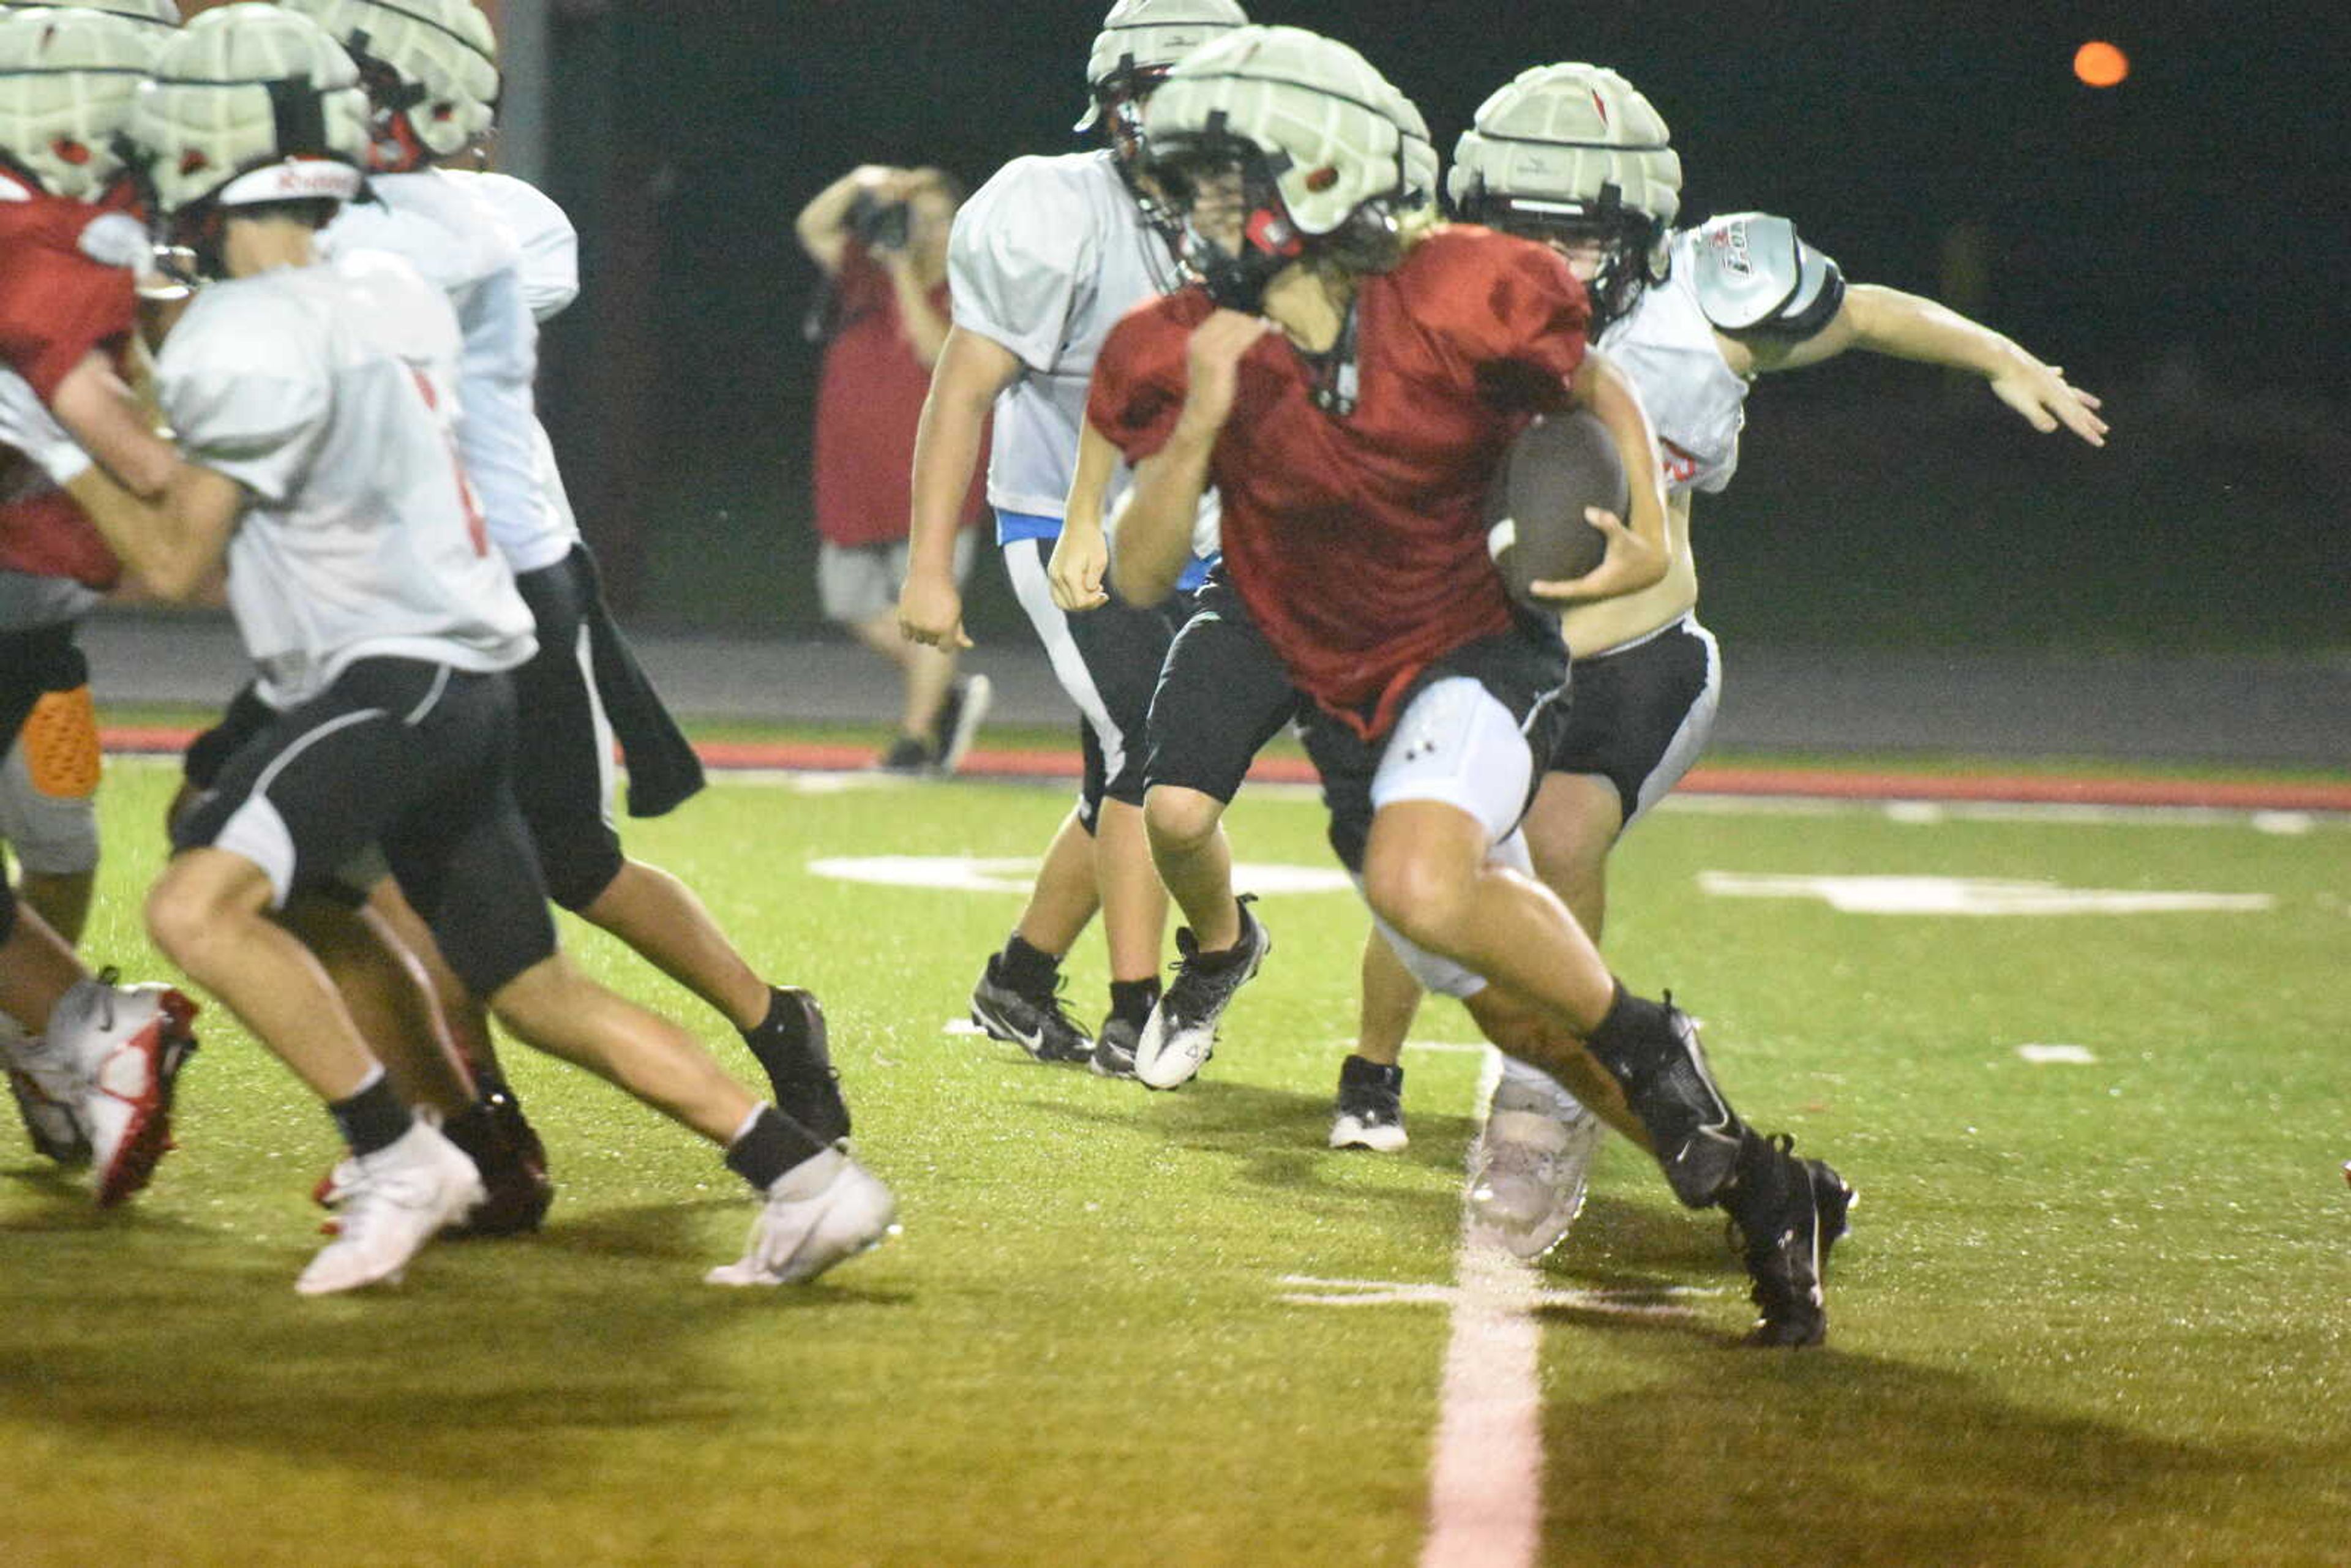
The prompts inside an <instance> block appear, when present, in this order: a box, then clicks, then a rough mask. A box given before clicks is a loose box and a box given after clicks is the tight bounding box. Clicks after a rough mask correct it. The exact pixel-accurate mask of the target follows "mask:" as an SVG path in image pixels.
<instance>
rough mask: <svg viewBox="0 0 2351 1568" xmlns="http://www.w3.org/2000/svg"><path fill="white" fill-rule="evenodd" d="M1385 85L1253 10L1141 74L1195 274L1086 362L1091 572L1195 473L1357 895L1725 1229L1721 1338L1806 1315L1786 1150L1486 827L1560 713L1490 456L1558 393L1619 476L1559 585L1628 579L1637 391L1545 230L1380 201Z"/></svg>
mask: <svg viewBox="0 0 2351 1568" xmlns="http://www.w3.org/2000/svg"><path fill="white" fill-rule="evenodd" d="M1393 91H1394V89H1393V88H1391V87H1389V86H1387V84H1386V83H1385V82H1384V78H1381V77H1380V76H1379V75H1378V73H1377V72H1376V71H1374V70H1373V69H1372V68H1371V67H1370V66H1368V65H1367V64H1365V63H1364V60H1363V58H1362V57H1360V56H1358V55H1357V54H1355V53H1354V51H1353V50H1352V49H1349V48H1347V47H1345V46H1343V45H1341V44H1337V43H1333V42H1332V41H1331V40H1329V39H1326V38H1322V37H1317V36H1316V35H1313V34H1311V33H1307V32H1303V31H1301V30H1299V29H1295V28H1287V27H1251V28H1245V29H1242V30H1240V31H1238V32H1236V33H1233V34H1230V35H1228V36H1227V37H1224V38H1222V39H1220V40H1218V41H1217V42H1216V43H1214V44H1211V45H1209V46H1207V47H1204V48H1203V49H1201V50H1200V51H1198V52H1197V53H1196V54H1194V55H1191V56H1189V57H1186V59H1185V60H1184V61H1183V62H1181V63H1180V64H1179V65H1178V66H1177V67H1176V68H1175V69H1174V70H1173V71H1172V72H1171V73H1170V74H1169V77H1168V78H1167V80H1166V82H1165V84H1163V85H1162V87H1161V88H1160V89H1159V91H1158V92H1157V93H1155V95H1154V97H1153V99H1152V102H1151V104H1150V105H1149V106H1148V108H1147V110H1146V117H1145V129H1146V133H1147V136H1148V139H1149V141H1150V145H1151V147H1152V149H1153V156H1154V159H1155V166H1156V167H1157V168H1158V170H1159V177H1160V180H1161V183H1162V186H1163V188H1164V189H1165V190H1166V191H1167V193H1168V195H1169V198H1170V200H1171V201H1172V202H1174V203H1175V204H1176V205H1177V207H1178V208H1179V209H1180V210H1181V211H1182V212H1183V213H1184V214H1185V216H1186V227H1187V234H1188V236H1189V239H1188V248H1187V259H1188V260H1189V261H1190V262H1191V263H1192V265H1193V266H1194V267H1195V268H1196V270H1197V271H1198V272H1199V273H1200V274H1201V276H1202V277H1204V278H1205V279H1206V287H1194V288H1186V289H1185V290H1183V291H1181V292H1179V293H1177V294H1175V295H1172V296H1169V297H1167V298H1164V299H1160V300H1156V301H1153V302H1151V303H1150V304H1147V305H1145V306H1144V307H1141V308H1138V309H1136V310H1135V311H1134V312H1133V313H1131V314H1130V315H1129V316H1127V317H1126V318H1125V319H1123V320H1122V321H1121V322H1120V323H1119V325H1118V327H1117V328H1116V329H1113V332H1112V334H1111V336H1110V338H1109V340H1108V341H1107V342H1106V343H1105V344H1104V346H1103V350H1102V355H1101V357H1100V360H1099V361H1098V364H1097V367H1096V376H1095V383H1094V388H1093V392H1092V398H1091V400H1090V402H1089V405H1088V417H1089V418H1090V419H1091V421H1092V423H1093V424H1094V425H1095V426H1096V427H1097V428H1098V429H1100V430H1101V431H1102V433H1103V434H1106V435H1108V436H1109V437H1110V438H1111V439H1112V440H1113V442H1115V443H1116V444H1118V445H1119V446H1120V448H1121V449H1122V450H1123V452H1124V453H1125V454H1126V455H1127V456H1128V457H1129V459H1130V460H1131V461H1133V462H1134V464H1135V465H1136V474H1135V486H1134V496H1133V497H1132V500H1131V503H1130V505H1129V507H1128V509H1127V511H1126V513H1125V515H1124V517H1123V520H1122V521H1121V523H1120V524H1119V527H1118V532H1117V538H1116V545H1117V548H1116V549H1115V550H1114V552H1113V557H1112V574H1113V583H1114V585H1115V586H1116V587H1117V588H1118V589H1119V590H1120V591H1122V592H1123V593H1124V594H1125V595H1126V596H1127V597H1129V598H1130V599H1134V600H1137V601H1145V602H1148V601H1152V600H1153V599H1155V598H1156V597H1159V596H1160V595H1162V594H1164V593H1165V591H1167V589H1168V588H1169V587H1170V586H1172V584H1173V581H1174V579H1175V575H1176V571H1177V570H1178V569H1179V568H1180V565H1181V561H1182V558H1183V555H1184V553H1185V547H1186V539H1187V537H1188V527H1189V518H1190V517H1191V513H1192V508H1193V507H1195V506H1196V503H1197V501H1198V498H1199V497H1200V495H1201V493H1202V492H1203V490H1204V489H1205V488H1206V487H1207V486H1208V485H1210V484H1212V483H1213V484H1214V485H1215V486H1216V487H1217V490H1218V492H1219V493H1220V494H1221V496H1222V497H1223V502H1224V512H1225V521H1224V545H1225V559H1226V562H1227V565H1228V569H1229V570H1230V571H1231V574H1232V580H1233V586H1234V588H1235V590H1236V591H1237V592H1238V594H1239V595H1240V596H1241V598H1242V600H1243V601H1244V602H1246V604H1247V605H1248V607H1249V612H1250V613H1251V615H1252V617H1253V618H1254V619H1255V621H1256V622H1257V624H1258V626H1259V629H1260V630H1261V631H1262V632H1264V634H1265V636H1266V638H1267V640H1268V642H1269V643H1271V644H1272V646H1273V648H1274V650H1275V652H1276V653H1278V654H1279V655H1280V658H1281V661H1282V663H1283V664H1284V666H1285V667H1286V668H1287V669H1288V670H1289V671H1290V675H1291V677H1292V679H1293V680H1294V682H1295V684H1296V685H1298V686H1299V687H1300V688H1301V690H1302V691H1303V692H1304V693H1305V694H1306V695H1308V696H1309V697H1311V699H1312V701H1313V706H1312V708H1311V710H1309V711H1308V713H1307V714H1306V716H1305V729H1306V737H1307V744H1308V748H1309V751H1310V753H1311V755H1312V756H1313V758H1314V760H1315V762H1316V765H1317V767H1318V768H1320V770H1321V772H1322V780H1323V791H1324V798H1325V800H1326V802H1327V803H1328V805H1329V807H1330V810H1331V819H1332V821H1331V837H1332V845H1333V847H1334V848H1335V849H1336V850H1337V851H1338V852H1339V854H1340V857H1341V859H1342V860H1343V862H1345V863H1346V864H1347V865H1348V866H1349V867H1350V869H1352V870H1353V871H1354V872H1355V873H1356V874H1357V875H1358V877H1359V878H1360V880H1361V883H1362V885H1363V887H1364V894H1365V896H1366V898H1367V900H1368V901H1369V903H1370V904H1371V906H1372V909H1373V912H1374V915H1375V916H1377V917H1378V919H1379V920H1380V921H1381V922H1383V923H1384V925H1385V926H1386V927H1387V928H1388V929H1389V930H1390V931H1391V932H1392V933H1393V935H1394V936H1395V938H1397V939H1398V940H1399V943H1400V946H1402V948H1403V949H1404V950H1405V952H1406V953H1407V955H1408V959H1407V961H1408V962H1411V963H1413V964H1414V965H1415V967H1416V972H1418V973H1420V974H1421V975H1422V976H1423V977H1425V978H1426V980H1427V981H1428V982H1430V983H1431V984H1434V985H1437V986H1439V987H1441V988H1444V989H1446V990H1447V991H1449V992H1451V993H1453V994H1456V995H1460V996H1463V997H1464V998H1465V999H1466V1000H1467V1001H1468V1006H1469V1008H1470V1009H1471V1011H1472V1013H1473V1016H1475V1017H1477V1019H1479V1024H1480V1026H1481V1027H1482V1028H1483V1029H1485V1030H1486V1031H1487V1033H1488V1035H1489V1038H1491V1039H1493V1040H1495V1041H1496V1042H1497V1043H1498V1044H1499V1045H1501V1046H1503V1048H1504V1049H1505V1050H1508V1051H1512V1052H1513V1053H1522V1054H1526V1055H1528V1056H1530V1057H1531V1058H1532V1059H1533V1060H1535V1061H1538V1062H1540V1063H1541V1065H1543V1066H1545V1067H1546V1068H1549V1069H1551V1070H1552V1071H1558V1072H1562V1073H1567V1074H1571V1075H1573V1077H1575V1078H1576V1079H1577V1080H1578V1081H1580V1082H1595V1081H1596V1084H1597V1085H1598V1086H1599V1087H1613V1088H1614V1089H1616V1090H1619V1091H1621V1092H1622V1093H1623V1096H1624V1100H1625V1104H1626V1105H1627V1106H1628V1107H1629V1109H1630V1111H1631V1112H1632V1113H1633V1115H1634V1116H1635V1117H1637V1124H1638V1125H1639V1126H1640V1127H1641V1128H1642V1129H1644V1130H1645V1131H1646V1135H1647V1138H1648V1140H1649V1141H1650V1142H1651V1143H1652V1145H1654V1147H1655V1151H1656V1155H1657V1157H1658V1160H1659V1163H1660V1165H1661V1166H1663V1168H1664V1170H1665V1173H1666V1175H1667V1178H1668V1180H1669V1181H1670V1182H1671V1184H1672V1186H1673V1188H1674V1191H1675V1193H1676V1195H1677V1197H1679V1198H1680V1199H1681V1201H1682V1202H1684V1203H1685V1204H1687V1205H1689V1206H1691V1207H1712V1206H1719V1207H1722V1208H1724V1209H1725V1210H1726V1211H1727V1212H1728V1213H1729V1216H1730V1218H1731V1219H1732V1221H1733V1222H1734V1224H1735V1225H1736V1227H1737V1228H1738V1229H1739V1231H1740V1234H1741V1236H1742V1237H1743V1239H1744V1247H1743V1256H1744V1260H1745V1262H1746V1265H1747V1268H1748V1270H1749V1272H1750V1276H1751V1277H1752V1278H1753V1280H1754V1282H1755V1298H1756V1301H1757V1304H1758V1306H1759V1307H1760V1308H1761V1322H1759V1324H1758V1326H1757V1328H1756V1330H1755V1333H1754V1334H1753V1335H1752V1336H1750V1343H1757V1344H1769V1345H1802V1344H1812V1343H1819V1342H1820V1341H1821V1340H1822V1339H1823V1337H1824V1336H1825V1333H1826V1322H1827V1320H1826V1312H1825V1309H1824V1307H1823V1301H1822V1296H1821V1290H1820V1268H1819V1256H1818V1252H1819V1243H1820V1239H1821V1238H1820V1228H1819V1217H1818V1215H1817V1213H1816V1211H1815V1207H1814V1202H1813V1188H1812V1184H1811V1181H1810V1180H1809V1177H1808V1175H1807V1173H1806V1171H1805V1168H1804V1166H1803V1164H1802V1162H1801V1161H1800V1160H1798V1159H1797V1158H1796V1157H1795V1156H1794V1155H1792V1153H1791V1152H1790V1151H1789V1150H1788V1148H1787V1145H1786V1141H1785V1140H1784V1139H1771V1138H1766V1137H1765V1136H1763V1135H1762V1134H1758V1133H1756V1132H1754V1131H1753V1130H1751V1129H1750V1128H1749V1127H1747V1126H1746V1125H1745V1124H1743V1123H1742V1122H1740V1119H1739V1118H1738V1116H1737V1115H1736V1113H1734V1112H1733V1111H1732V1110H1731V1108H1730V1106H1729V1103H1727V1102H1726V1101H1725V1100H1724V1099H1723V1098H1722V1096H1721V1094H1720V1092H1719V1090H1718V1089H1717V1087H1716V1086H1715V1084H1714V1082H1713V1081H1712V1078H1711V1076H1710V1075H1709V1074H1708V1071H1707V1069H1706V1065H1705V1061H1704V1058H1703V1056H1702V1054H1701V1053H1700V1051H1699V1049H1698V1039H1697V1034H1696V1030H1695V1029H1694V1028H1693V1027H1692V1026H1691V1024H1690V1022H1689V1020H1688V1019H1687V1017H1685V1016H1684V1015H1683V1014H1682V1013H1680V1012H1679V1011H1678V1010H1677V1009H1675V1008H1673V1007H1672V1006H1671V1005H1670V1003H1660V1002H1653V1001H1649V1000H1646V999H1644V998H1637V997H1635V996H1633V995H1631V994H1630V993H1629V992H1627V991H1626V990H1625V988H1623V987H1622V986H1620V985H1619V984H1618V983H1617V982H1616V980H1615V978H1614V976H1612V975H1611V974H1610V973H1609V972H1608V969H1607V967H1606V966H1605V965H1604V963H1603V962H1602V961H1601V958H1600V956H1599V954H1598V952H1597V950H1596V949H1595V948H1594V947H1593V946H1592V943H1591V941H1590V939H1589V938H1588V937H1587V936H1585V935H1584V934H1583V931H1582V930H1581V928H1580V927H1578V926H1577V925H1576V924H1575V921H1574V918H1573V915H1570V914H1569V913H1568V912H1567V910H1566V909H1565V908H1564V907H1563V906H1562V904H1560V903H1559V902H1558V900H1557V899H1556V898H1555V897H1554V896H1553V895H1552V894H1550V893H1549V892H1548V891H1547V890H1546V889H1544V888H1542V887H1541V885H1540V884H1538V883H1534V882H1533V881H1532V880H1531V879H1530V878H1529V877H1528V876H1526V875H1524V874H1523V873H1522V869H1521V868H1522V867H1523V866H1524V863H1525V862H1524V860H1523V851H1522V850H1521V849H1520V848H1519V847H1518V846H1517V843H1516V841H1515V840H1514V838H1513V836H1512V835H1513V830H1514V829H1515V827H1516V824H1517V821H1518V820H1519V818H1520V815H1521V813H1522V812H1523V810H1524V809H1525V805H1526V802H1527V800H1528V798H1529V796H1530V795H1531V792H1532V789H1533V786H1534V784H1535V782H1536V779H1537V778H1538V772H1537V766H1536V758H1538V757H1541V756H1546V755H1548V752H1549V748H1550V746H1551V744H1552V737H1553V735H1554V734H1555V733H1556V730H1557V728H1558V727H1559V724H1560V721H1561V719H1562V717H1563V714H1562V706H1563V705H1562V702H1561V701H1560V698H1561V697H1562V686H1563V683H1564V679H1565V674H1566V655H1565V650H1564V647H1563V646H1562V643H1561V640H1560V638H1559V635H1558V631H1557V627H1556V625H1555V624H1554V623H1552V622H1551V621H1550V620H1549V618H1547V617H1538V616H1531V615H1526V614H1521V613H1519V612H1516V611H1515V610H1514V608H1513V606H1512V604H1511V602H1510V600H1509V599H1508V597H1507V596H1506V595H1505V593H1504V591H1503V589H1502V585H1501V582H1500V579H1499V574H1498V573H1497V572H1496V571H1495V570H1494V568H1493V564H1492V560H1491V559H1490V557H1489V555H1488V553H1487V549H1486V541H1485V537H1484V528H1483V525H1482V520H1481V510H1482V501H1483V497H1484V493H1485V490H1486V486H1487V483H1488V479H1489V476H1490V475H1491V474H1492V472H1493V469H1494V466H1495V464H1496V462H1497V460H1498V459H1499V455H1500V454H1501V452H1502V450H1503V448H1504V446H1505V445H1506V444H1507V443H1508V442H1509V441H1510V439H1511V438H1512V437H1513V436H1514V435H1515V434H1517V433H1518V431H1519V430H1520V429H1521V428H1523V426H1524V425H1525V423H1527V422H1528V420H1529V419H1530V418H1531V417H1532V416H1534V415H1535V414H1538V413H1544V412H1549V411H1556V410H1560V409H1564V408H1570V407H1583V408H1588V409H1590V410H1591V411H1592V412H1593V413H1595V414H1597V415H1598V416H1599V417H1600V419H1601V420H1602V422H1603V423H1604V424H1605V425H1607V427H1608V428H1609V430H1610V433H1611V434H1612V436H1613V437H1614V440H1615V442H1616V444H1617V446H1618V449H1619V452H1620V455H1622V456H1623V458H1624V459H1625V468H1626V472H1627V474H1628V475H1629V476H1631V477H1632V479H1633V497H1634V505H1633V507H1632V508H1631V517H1630V519H1629V522H1618V521H1616V520H1615V519H1613V518H1611V519H1608V521H1607V525H1606V528H1605V531H1606V532H1607V533H1608V535H1609V553H1608V557H1607V559H1605V560H1604V562H1603V564H1602V565H1601V566H1600V567H1599V568H1597V569H1595V570H1594V571H1593V572H1592V573H1591V574H1589V575H1588V576H1587V577H1586V578H1584V579H1581V580H1577V581H1576V582H1575V583H1573V584H1571V585H1567V589H1566V591H1567V593H1568V595H1569V596H1570V597H1573V596H1596V595H1606V594H1610V593H1614V592H1623V591H1633V590H1635V589H1638V588H1640V587H1643V586H1646V585H1647V584H1650V583H1654V582H1656V581H1657V580H1660V579H1661V578H1662V577H1663V575H1664V573H1665V571H1666V569H1667V561H1668V556H1669V549H1668V544H1667V538H1666V533H1665V517H1664V497H1663V493H1662V484H1661V477H1660V475H1659V471H1658V468H1657V465H1656V456H1655V454H1654V451H1653V450H1652V448H1651V445H1650V441H1651V434H1650V430H1649V427H1648V423H1647V421H1646V417H1645V416H1644V415H1643V413H1641V409H1640V404H1639V402H1638V400H1637V399H1636V398H1635V396H1634V395H1633V394H1632V392H1630V391H1629V389H1628V388H1627V387H1626V385H1625V382H1623V380H1622V378H1621V376H1619V375H1618V374H1617V373H1616V372H1615V371H1613V370H1612V369H1610V368H1609V367H1608V366H1607V365H1606V364H1605V363H1604V362H1603V361H1600V360H1599V359H1598V358H1597V357H1594V356H1588V355H1587V353H1586V351H1585V350H1586V345H1585V340H1584V339H1585V327H1586V320H1587V307H1586V303H1585V299H1584V294H1583V287H1582V286H1581V285H1579V284H1578V283H1577V282H1576V281H1575V279H1574V277H1573V275H1572V274H1570V273H1569V272H1568V270H1567V268H1566V267H1565V265H1564V264H1563V263H1562V262H1561V261H1560V260H1559V258H1558V257H1557V256H1554V255H1552V254H1551V253H1550V252H1548V251H1546V250H1544V249H1543V248H1541V247H1540V246H1532V245H1530V244H1527V243H1525V242H1523V241H1519V240H1513V239H1510V238H1508V237H1505V236H1501V235H1494V234H1491V233H1489V232H1485V231H1480V230H1477V229H1472V228H1456V229H1441V228H1440V229H1435V230H1428V231H1422V230H1418V229H1416V228H1415V227H1412V226H1409V225H1407V226H1405V227H1404V228H1401V229H1400V228H1399V226H1398V225H1397V224H1396V222H1395V217H1394V215H1393V212H1392V204H1393V201H1394V198H1395V193H1396V191H1397V189H1398V188H1399V187H1400V185H1401V184H1402V183H1403V170H1402V167H1401V161H1400V157H1399V145H1400V138H1399V136H1398V133H1397V131H1396V129H1395V124H1394V123H1393V121H1392V120H1389V119H1387V118H1386V117H1384V115H1382V114H1381V113H1380V112H1379V111H1378V110H1376V109H1375V108H1374V107H1373V106H1374V105H1375V104H1377V103H1379V102H1380V101H1382V99H1383V97H1384V94H1386V93H1391V92H1393ZM1562 1031H1564V1032H1562ZM1570 1037H1572V1038H1570ZM1577 1041H1581V1042H1582V1043H1581V1045H1580V1046H1579V1045H1578V1044H1577V1043H1575V1042H1577ZM1595 1066H1596V1068H1597V1069H1598V1071H1593V1069H1594V1067H1595ZM1599 1087H1595V1088H1594V1090H1593V1092H1594V1093H1598V1092H1599Z"/></svg>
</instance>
